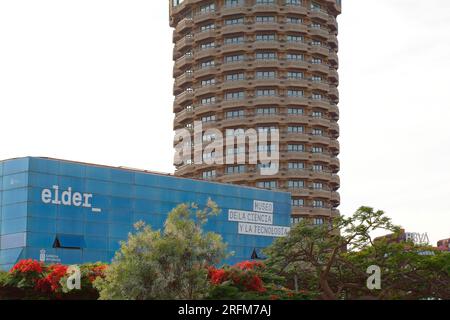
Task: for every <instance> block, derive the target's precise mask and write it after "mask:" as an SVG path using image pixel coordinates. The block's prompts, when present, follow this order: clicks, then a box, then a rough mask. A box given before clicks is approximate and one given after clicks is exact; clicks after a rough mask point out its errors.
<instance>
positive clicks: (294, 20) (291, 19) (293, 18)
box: [286, 17, 303, 24]
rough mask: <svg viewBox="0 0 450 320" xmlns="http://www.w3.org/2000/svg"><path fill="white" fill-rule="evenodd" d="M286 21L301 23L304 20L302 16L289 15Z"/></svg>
mask: <svg viewBox="0 0 450 320" xmlns="http://www.w3.org/2000/svg"><path fill="white" fill-rule="evenodd" d="M286 23H290V24H301V23H303V20H302V19H301V18H297V17H287V18H286Z"/></svg>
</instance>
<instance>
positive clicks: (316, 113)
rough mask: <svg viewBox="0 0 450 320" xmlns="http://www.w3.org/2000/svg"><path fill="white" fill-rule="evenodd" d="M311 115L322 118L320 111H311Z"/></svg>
mask: <svg viewBox="0 0 450 320" xmlns="http://www.w3.org/2000/svg"><path fill="white" fill-rule="evenodd" d="M312 117H313V118H318V119H320V118H323V113H322V112H321V111H313V113H312Z"/></svg>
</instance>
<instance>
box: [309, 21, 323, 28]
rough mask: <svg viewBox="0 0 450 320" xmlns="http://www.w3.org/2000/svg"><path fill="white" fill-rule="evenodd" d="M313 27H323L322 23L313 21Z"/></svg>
mask: <svg viewBox="0 0 450 320" xmlns="http://www.w3.org/2000/svg"><path fill="white" fill-rule="evenodd" d="M311 28H313V29H321V28H322V25H321V24H320V23H317V22H313V23H311Z"/></svg>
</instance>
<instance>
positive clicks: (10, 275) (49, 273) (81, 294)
mask: <svg viewBox="0 0 450 320" xmlns="http://www.w3.org/2000/svg"><path fill="white" fill-rule="evenodd" d="M67 269H68V267H67V266H65V265H61V264H53V265H44V264H43V263H41V262H38V261H36V260H32V259H28V260H21V261H19V262H18V263H17V264H16V265H14V267H13V268H12V269H11V270H10V271H9V272H0V299H50V300H53V299H60V300H71V299H83V300H85V299H89V300H92V299H98V292H97V290H96V289H94V287H93V285H92V283H93V282H94V281H95V280H96V279H97V278H102V277H104V271H105V269H106V265H104V264H101V263H96V264H84V265H81V266H80V271H81V289H80V290H72V291H70V290H69V289H68V288H67V279H68V274H67Z"/></svg>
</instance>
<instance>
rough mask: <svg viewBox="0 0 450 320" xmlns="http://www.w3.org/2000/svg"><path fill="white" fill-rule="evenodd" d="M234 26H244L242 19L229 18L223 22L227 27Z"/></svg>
mask: <svg viewBox="0 0 450 320" xmlns="http://www.w3.org/2000/svg"><path fill="white" fill-rule="evenodd" d="M236 24H244V18H242V17H239V18H230V19H226V20H225V25H227V26H231V25H236Z"/></svg>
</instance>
